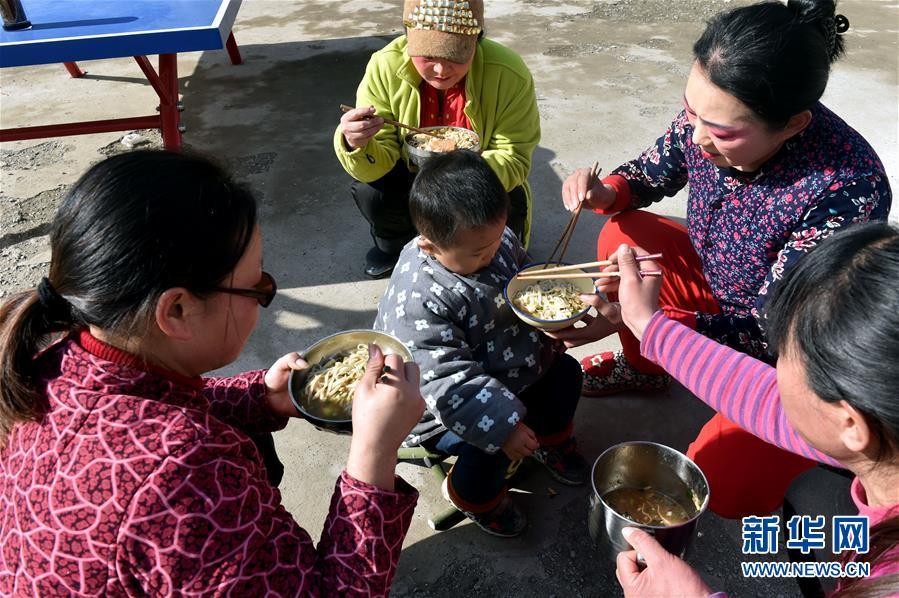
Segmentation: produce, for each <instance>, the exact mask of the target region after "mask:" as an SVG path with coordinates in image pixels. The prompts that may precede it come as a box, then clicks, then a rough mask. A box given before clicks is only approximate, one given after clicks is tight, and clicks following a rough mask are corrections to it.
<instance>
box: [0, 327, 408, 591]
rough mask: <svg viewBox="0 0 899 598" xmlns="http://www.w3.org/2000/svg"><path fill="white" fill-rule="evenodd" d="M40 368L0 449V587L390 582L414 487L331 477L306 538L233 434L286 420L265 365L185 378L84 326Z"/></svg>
mask: <svg viewBox="0 0 899 598" xmlns="http://www.w3.org/2000/svg"><path fill="white" fill-rule="evenodd" d="M40 363H41V367H42V371H43V376H44V378H43V379H44V381H45V384H46V397H47V401H48V412H47V414H46V415H45V416H44V417H43V418H42V420H41V421H40V422H28V423H23V424H19V425H17V426H16V427H15V428H14V429H13V431H12V433H11V434H10V436H9V438H8V439H7V442H6V444H5V446H3V447H2V449H0V595H3V596H10V595H14V596H20V595H40V596H51V595H73V594H75V595H112V596H119V595H140V596H146V595H154V596H157V595H202V596H207V595H234V596H263V595H267V594H268V593H273V594H278V595H303V596H309V595H311V596H319V595H323V596H334V595H340V596H348V595H352V596H356V595H361V596H382V595H386V594H387V593H388V592H389V589H390V583H391V580H392V578H393V574H394V571H395V570H396V564H397V561H398V559H399V555H400V549H401V547H402V543H403V539H404V537H405V535H406V531H407V530H408V528H409V523H410V521H411V518H412V511H413V509H414V508H415V503H416V500H417V496H418V494H417V492H416V491H415V490H414V489H413V488H412V487H411V486H409V485H408V484H406V483H405V482H404V481H402V480H401V479H399V478H398V479H397V484H396V486H397V491H396V492H387V491H384V490H380V489H378V488H375V487H373V486H370V485H368V484H364V483H362V482H360V481H358V480H356V479H354V478H352V477H350V476H349V475H347V473H346V472H344V473H343V474H342V475H341V476H340V479H339V480H338V481H337V486H336V488H335V491H334V495H333V498H332V500H331V510H330V514H329V515H328V520H327V522H326V523H325V526H324V531H323V532H322V537H321V540H320V542H319V544H318V547H317V548H316V547H314V546H313V543H312V540H311V538H310V537H309V534H307V533H306V531H304V530H303V529H302V528H300V526H299V525H297V523H296V521H294V519H293V518H292V517H291V516H290V514H289V513H288V512H287V511H286V510H285V509H284V507H283V506H282V505H281V494H280V492H279V491H278V489H277V488H273V487H271V485H269V483H268V482H267V480H266V475H265V471H264V466H263V465H262V462H261V460H260V457H259V454H258V452H257V450H256V447H255V445H254V444H253V443H252V441H251V440H250V439H249V438H248V437H247V436H246V435H245V434H244V431H247V432H261V431H272V430H275V429H278V428H282V427H284V425H286V420H284V419H278V418H274V417H272V416H270V415H269V414H268V410H267V409H266V408H265V406H264V404H263V401H262V397H263V393H264V383H263V372H261V371H257V372H249V373H246V374H243V375H240V376H236V377H233V378H209V379H200V378H196V379H186V378H183V377H178V376H177V375H174V374H171V373H163V372H161V371H159V370H154V369H153V368H152V367H150V368H148V367H147V366H146V365H143V364H142V363H141V362H139V360H138V359H137V358H136V357H134V356H131V355H128V354H126V353H122V352H121V351H118V350H117V349H114V348H112V347H110V346H108V345H105V344H103V343H101V342H100V341H98V340H97V339H95V338H93V337H92V336H90V335H89V334H87V333H85V332H82V333H81V334H80V336H79V337H78V338H77V340H76V339H75V338H69V339H68V340H66V341H64V342H62V343H60V344H59V345H57V346H55V347H53V348H52V349H51V350H49V351H47V352H46V353H44V355H43V356H42V357H41V358H40ZM148 370H149V371H148ZM241 430H243V431H241Z"/></svg>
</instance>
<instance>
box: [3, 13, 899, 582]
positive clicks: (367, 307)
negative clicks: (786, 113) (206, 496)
mask: <svg viewBox="0 0 899 598" xmlns="http://www.w3.org/2000/svg"><path fill="white" fill-rule="evenodd" d="M739 3H745V2H743V0H740V1H736V0H735V1H732V2H731V1H729V0H677V1H676V2H668V1H665V0H596V1H588V0H570V1H566V2H558V1H552V0H491V1H490V2H488V9H487V32H488V35H489V36H490V37H492V38H494V39H496V40H498V41H501V42H503V43H505V44H507V45H509V46H510V47H512V48H513V49H515V50H516V51H518V52H519V53H520V54H521V55H522V56H523V57H524V59H525V61H526V62H527V63H528V65H529V66H530V68H531V70H532V71H533V73H534V77H535V80H536V85H537V93H538V101H539V105H540V111H541V117H542V126H543V140H542V142H541V144H540V146H539V147H538V149H537V151H536V153H535V155H534V165H533V170H532V172H531V178H530V180H531V184H532V186H533V188H534V192H535V193H534V195H535V214H536V215H535V218H534V223H535V224H534V233H533V243H532V246H531V251H532V253H534V254H535V255H536V256H544V255H546V254H547V253H548V252H549V249H550V248H551V245H552V243H553V242H554V240H555V239H556V238H557V237H558V235H559V233H560V232H561V230H562V228H563V227H564V225H565V223H566V222H567V213H566V212H564V211H563V210H562V208H561V202H560V199H559V193H560V188H561V181H562V180H563V179H564V178H565V176H566V175H567V174H568V173H569V172H570V171H571V170H573V169H574V168H576V167H579V166H586V165H589V164H590V163H591V162H592V161H593V160H599V162H600V164H601V165H603V167H604V168H605V170H606V171H608V170H609V169H611V168H613V167H614V166H616V165H617V164H619V163H620V162H622V161H624V160H626V159H629V158H631V157H633V156H635V155H636V154H637V153H638V152H639V151H641V150H642V149H643V148H644V147H645V146H647V145H648V144H649V143H650V142H651V141H652V140H654V139H655V138H656V137H657V136H658V135H660V134H661V133H662V132H663V131H664V129H665V127H666V125H667V124H668V122H669V121H670V119H671V117H672V116H673V115H674V114H675V113H676V111H677V110H678V109H679V106H680V103H681V95H682V92H683V85H684V82H685V80H686V75H687V73H688V70H689V66H690V48H691V45H692V42H693V41H694V39H695V38H696V37H697V36H698V34H699V32H700V31H701V29H702V26H703V22H704V21H705V19H707V18H708V17H709V16H711V15H712V14H714V13H715V12H717V11H718V10H721V9H723V8H727V7H730V6H735V5H737V4H739ZM399 6H400V2H399V1H398V0H393V1H389V2H388V1H371V0H348V1H346V2H341V3H336V2H333V1H332V0H318V1H314V0H307V1H301V0H280V1H265V0H248V1H246V2H244V6H243V7H242V9H241V12H240V14H239V16H238V19H237V23H236V25H235V35H236V36H237V40H238V43H239V44H240V45H241V49H242V52H243V55H244V58H245V59H246V63H245V64H244V65H241V66H238V67H233V66H231V65H230V64H229V63H228V59H227V56H226V54H225V53H224V52H212V53H204V54H188V55H183V56H182V57H181V59H180V61H179V69H180V79H181V87H182V93H183V101H184V104H185V106H186V111H185V112H184V115H183V116H184V122H185V123H186V125H187V127H188V132H187V134H186V136H185V142H186V144H187V146H188V147H189V148H190V149H192V150H195V151H200V152H204V153H207V154H209V155H212V156H214V157H216V158H218V159H220V160H222V161H225V162H226V163H228V164H229V165H230V166H231V167H232V168H233V169H234V171H235V172H236V173H237V175H238V176H239V177H240V178H241V179H242V180H244V181H246V182H248V183H249V184H250V185H252V187H253V188H254V189H255V190H256V192H257V193H258V196H259V198H260V200H261V202H262V206H263V207H262V219H263V230H264V235H265V243H266V250H265V259H266V267H267V269H269V270H270V271H271V272H272V273H273V274H274V275H275V276H276V277H277V279H278V281H279V286H281V288H282V289H283V291H282V292H281V293H280V294H279V297H278V299H277V300H276V301H275V303H274V304H273V305H272V307H271V308H270V309H269V310H268V311H267V312H265V313H263V314H262V317H261V318H260V324H259V327H258V329H257V330H256V332H255V333H254V335H253V337H252V338H251V339H250V342H249V344H248V346H247V349H246V351H245V352H244V354H243V356H242V357H241V359H240V361H239V362H237V363H235V364H234V365H233V366H231V367H229V368H228V369H227V371H228V372H234V371H238V370H242V369H249V368H257V367H265V366H268V365H270V364H271V363H272V362H273V361H274V359H275V358H277V357H278V356H280V355H282V354H284V353H285V352H288V351H291V350H296V349H302V348H304V347H306V346H308V345H309V344H311V343H312V342H313V341H315V340H317V339H319V338H321V337H322V336H325V335H327V334H331V333H333V332H336V331H338V330H342V329H347V328H356V327H368V326H369V325H370V324H371V321H372V319H373V317H374V313H375V309H376V305H377V301H378V299H379V298H380V296H381V294H382V292H383V290H384V288H385V282H384V281H369V280H366V279H364V277H363V276H362V275H361V263H362V257H363V255H364V252H365V250H366V249H367V247H368V244H369V239H368V231H367V227H366V226H365V225H364V223H363V221H362V219H361V218H360V217H359V216H358V215H357V213H356V210H355V207H354V206H353V204H352V201H351V199H350V197H349V195H348V193H347V192H346V187H347V185H348V183H349V179H348V178H347V176H346V175H345V174H344V173H343V171H342V170H341V168H340V166H339V165H338V163H337V161H336V159H335V158H334V156H333V153H332V150H331V135H332V132H333V128H334V127H335V126H336V124H337V122H338V119H339V117H340V111H339V109H338V105H339V104H340V103H352V101H353V98H354V91H355V88H356V85H357V83H358V80H359V78H360V77H361V75H362V72H363V69H364V66H365V63H366V61H367V58H368V56H369V54H370V53H371V52H372V51H373V50H375V49H377V48H379V47H381V46H383V45H384V44H385V43H386V42H387V41H388V40H389V39H391V38H392V37H393V36H395V35H397V34H398V33H400V29H399V26H400V25H399V24H400V8H399ZM840 12H843V13H844V14H846V15H847V16H848V17H849V20H850V22H851V24H852V29H851V30H850V31H849V33H848V34H847V36H846V37H847V42H848V43H847V47H848V53H847V56H846V58H845V59H844V60H843V61H842V62H840V63H839V64H838V65H837V67H836V69H835V71H834V73H833V76H832V78H831V82H830V85H829V87H828V91H827V93H826V94H825V98H824V101H825V103H827V104H828V105H829V106H830V107H831V108H833V109H834V110H835V111H836V112H837V113H838V114H840V115H841V116H842V117H843V118H844V119H845V120H847V121H848V122H849V123H850V124H851V125H852V126H854V127H855V128H857V129H858V130H859V131H860V132H861V133H862V134H863V135H865V136H866V137H867V138H868V140H869V141H870V142H871V144H872V145H873V146H874V148H875V149H876V150H877V151H878V153H879V154H880V156H881V158H882V159H883V161H884V162H885V163H886V164H887V170H888V172H889V175H890V181H891V183H892V185H893V188H894V189H896V188H899V181H897V178H896V177H897V168H896V165H897V163H899V162H897V153H899V140H897V106H899V77H897V76H899V72H897V68H899V67H897V64H899V60H897V56H899V52H897V45H899V44H897V41H899V12H897V7H896V4H895V3H891V2H887V1H875V0H864V1H863V0H855V1H850V0H844V1H843V2H841V4H840ZM82 68H84V69H85V70H86V71H87V72H88V75H87V76H86V77H84V78H83V79H79V80H73V79H70V78H68V76H67V75H66V73H65V70H64V69H63V68H62V65H46V66H41V67H30V68H20V69H5V70H3V71H2V72H0V77H2V79H0V100H2V116H0V118H2V126H3V127H12V126H24V125H35V124H48V123H51V122H58V121H63V120H69V121H74V120H86V119H93V118H100V117H123V116H132V115H135V114H142V113H147V112H149V111H151V110H152V108H153V106H155V105H156V103H157V102H156V101H155V96H154V94H153V92H152V90H151V89H150V88H149V86H148V85H147V83H146V81H145V80H144V79H143V77H142V76H141V73H140V72H139V70H138V69H137V66H136V65H135V64H134V62H133V61H131V60H127V59H122V60H104V61H96V62H89V63H84V64H82ZM120 137H121V135H120V134H114V133H113V134H103V135H91V136H83V137H68V138H58V139H51V140H45V141H39V142H38V141H32V142H16V143H6V144H2V146H0V296H3V295H7V294H9V293H10V292H12V291H14V290H17V289H20V288H25V287H29V286H33V285H34V284H35V283H36V282H37V281H38V280H39V279H40V277H41V276H42V275H44V273H45V272H46V269H47V263H48V260H49V250H48V247H47V239H46V236H45V235H46V231H47V222H48V220H49V219H50V218H51V217H52V213H53V210H54V209H55V207H56V205H57V203H58V200H59V197H60V195H61V193H62V192H63V191H64V190H65V188H66V186H68V185H69V184H71V183H72V182H73V181H74V180H75V179H76V178H77V176H78V175H79V174H80V173H81V172H83V170H84V169H85V168H86V167H87V166H88V165H90V164H92V163H94V162H96V161H98V160H100V159H101V158H102V157H103V156H104V155H107V154H109V153H112V152H116V151H121V146H120V145H119V144H118V143H117V140H118V139H119V138H120ZM151 138H152V139H153V140H154V141H153V143H154V144H155V145H158V136H151ZM655 209H656V210H657V211H658V212H660V213H663V214H666V215H669V216H673V217H677V218H682V217H683V216H684V210H685V198H684V194H681V195H680V196H678V197H676V198H673V199H671V200H668V201H666V202H663V203H661V204H659V205H657V206H656V208H655ZM894 217H895V216H894ZM602 222H603V220H602V219H601V218H600V217H598V216H595V215H593V214H589V215H587V216H585V217H584V218H582V219H581V221H580V225H579V228H578V231H577V233H576V235H575V238H574V240H573V241H572V246H571V249H570V250H569V255H570V257H571V258H572V259H578V260H581V259H583V260H586V259H589V258H591V256H592V255H593V251H594V249H593V247H594V242H595V236H596V233H597V232H598V230H599V228H600V226H601V225H602ZM616 344H617V341H616V340H614V339H609V340H607V341H604V342H602V343H599V344H597V345H594V346H591V347H587V348H582V349H579V350H577V351H575V352H574V354H575V355H576V356H578V357H580V356H582V355H585V354H587V353H590V352H594V351H595V350H596V349H598V348H614V347H615V346H616ZM709 414H710V411H709V410H708V409H707V408H705V407H704V406H703V405H701V404H700V403H699V402H698V401H697V400H696V399H695V398H693V397H692V396H691V395H689V393H687V392H686V391H684V390H683V389H682V388H680V387H677V386H675V387H673V388H672V389H671V390H670V391H669V392H668V393H664V394H661V395H654V396H619V397H612V398H607V399H602V400H597V399H584V400H583V401H582V402H581V406H580V408H579V410H578V414H577V428H576V431H577V434H578V437H579V439H580V441H581V444H582V448H583V451H584V452H585V454H586V455H587V456H588V457H590V458H594V457H595V456H597V455H598V454H599V453H600V452H601V451H602V450H603V449H604V448H606V447H608V446H610V445H612V444H614V443H617V442H620V441H623V440H627V439H651V440H656V441H659V442H663V443H666V444H669V445H671V446H673V447H675V448H678V449H681V450H683V449H685V448H686V446H687V444H688V443H689V441H690V440H691V439H692V438H693V436H694V435H695V433H696V432H697V431H698V429H699V428H700V427H701V425H702V423H703V422H704V421H705V420H706V419H708V417H709ZM276 439H277V443H278V449H279V452H280V454H281V456H282V459H283V461H284V462H285V464H286V466H287V474H286V476H285V479H284V482H283V483H282V485H281V491H282V494H283V497H284V502H285V504H286V506H287V508H288V509H289V510H290V511H291V513H293V514H294V516H295V517H296V518H297V520H298V521H300V523H301V524H302V525H303V526H304V527H306V528H307V529H308V530H309V531H310V533H311V534H312V535H313V536H314V537H316V536H317V535H318V534H319V533H320V530H321V525H322V522H323V520H324V517H325V514H326V512H327V507H328V501H329V498H330V494H331V490H332V487H333V483H334V479H335V477H336V476H337V475H338V473H339V472H340V470H341V469H342V467H343V464H344V460H345V457H346V453H347V448H348V439H347V438H345V437H338V436H334V435H330V434H326V433H322V432H318V431H316V430H315V429H313V428H312V427H311V426H309V425H308V424H306V423H305V422H303V421H299V420H297V421H294V422H292V423H291V424H290V425H289V426H288V428H287V429H286V430H285V431H284V432H282V433H280V434H278V435H277V437H276ZM400 472H401V474H402V475H403V476H404V477H406V479H407V480H409V481H410V482H411V483H412V484H414V485H415V486H416V487H418V488H419V489H420V490H421V500H420V502H419V507H418V509H417V511H416V514H415V518H414V521H413V523H412V527H411V529H410V531H409V535H408V537H407V539H406V543H405V549H404V553H403V557H402V561H401V563H400V568H399V571H398V573H397V577H396V582H395V586H394V595H395V596H424V597H428V596H435V597H436V596H516V597H517V596H614V595H619V594H620V590H619V588H618V585H617V583H616V582H615V578H614V567H613V566H612V564H611V563H610V562H607V561H605V560H604V559H603V557H602V556H600V555H599V554H598V553H597V552H596V550H595V549H594V548H593V547H592V545H591V543H590V539H589V536H588V535H587V530H586V524H585V523H586V519H585V518H586V508H587V496H588V491H587V490H586V489H570V488H564V487H560V486H559V485H558V484H554V483H553V482H552V481H551V479H550V478H549V477H548V476H547V475H545V474H544V473H543V472H542V471H535V472H534V474H533V475H532V476H531V477H530V478H528V480H527V482H526V483H525V485H524V486H525V487H524V489H523V490H522V491H521V492H520V493H519V494H518V496H517V498H518V499H519V500H520V501H521V504H522V505H523V507H524V509H525V510H526V511H527V513H528V515H529V517H530V519H531V522H532V523H531V526H530V528H529V529H528V530H527V532H526V533H525V534H524V536H523V537H521V538H519V539H516V540H499V539H495V538H492V537H488V536H486V535H485V534H483V533H480V532H479V531H478V530H477V529H475V528H474V527H473V526H471V525H468V524H463V525H460V526H458V527H456V528H454V529H453V530H451V531H449V532H444V533H435V532H432V531H431V530H430V529H429V528H428V526H427V524H426V520H427V517H428V515H429V514H431V513H434V512H436V511H439V510H442V509H443V508H444V507H445V503H443V500H442V498H440V495H439V488H438V487H437V484H436V483H434V481H433V480H432V478H431V477H430V474H429V473H428V472H427V471H426V470H424V469H423V468H420V467H415V466H412V465H401V466H400ZM550 488H552V489H553V490H554V491H556V492H557V493H558V495H557V496H555V497H551V496H550V492H549V489H550ZM700 530H701V535H700V537H699V538H697V541H696V543H695V546H694V550H693V555H692V556H691V559H690V560H691V562H692V563H693V564H694V565H695V566H696V567H697V569H698V570H699V571H700V573H701V574H702V575H703V576H704V577H705V578H706V579H707V581H708V582H709V583H710V585H712V587H714V588H716V589H718V590H727V591H729V592H731V594H732V595H738V596H776V595H784V596H788V595H795V594H796V593H797V592H796V587H795V585H793V583H792V582H789V581H780V582H775V581H761V580H745V579H743V578H741V577H740V575H739V567H738V562H739V560H740V553H739V548H740V543H739V532H740V530H739V523H737V522H732V521H724V520H721V519H719V518H716V517H714V516H708V517H706V518H705V519H704V520H703V521H702V522H701V525H700Z"/></svg>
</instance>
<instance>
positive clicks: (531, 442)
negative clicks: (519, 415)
mask: <svg viewBox="0 0 899 598" xmlns="http://www.w3.org/2000/svg"><path fill="white" fill-rule="evenodd" d="M502 448H503V452H504V453H506V456H507V457H509V458H510V459H512V460H513V461H517V460H518V459H524V458H525V457H530V456H531V455H533V454H534V451H535V450H537V449H538V448H540V443H539V442H537V436H536V435H535V434H534V431H533V430H531V429H530V428H529V427H527V426H526V425H524V424H523V423H521V422H518V423H517V424H516V425H515V427H514V428H513V429H512V433H511V434H509V437H508V438H506V441H505V442H504V443H503V447H502Z"/></svg>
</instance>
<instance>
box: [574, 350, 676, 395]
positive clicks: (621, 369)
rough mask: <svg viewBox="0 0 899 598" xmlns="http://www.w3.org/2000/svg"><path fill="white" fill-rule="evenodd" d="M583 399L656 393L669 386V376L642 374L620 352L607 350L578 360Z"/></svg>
mask: <svg viewBox="0 0 899 598" xmlns="http://www.w3.org/2000/svg"><path fill="white" fill-rule="evenodd" d="M581 369H583V370H584V386H583V388H582V389H581V394H582V395H584V396H585V397H604V396H606V395H611V394H616V393H619V392H624V391H628V390H638V391H659V390H664V389H665V388H667V387H668V385H669V384H671V376H669V375H668V374H644V373H643V372H639V371H637V370H636V369H635V368H634V366H632V365H631V364H630V362H628V360H627V359H626V358H625V357H624V353H623V352H621V351H615V352H614V353H613V352H611V351H607V352H605V353H597V354H595V355H590V356H588V357H585V358H584V359H582V360H581Z"/></svg>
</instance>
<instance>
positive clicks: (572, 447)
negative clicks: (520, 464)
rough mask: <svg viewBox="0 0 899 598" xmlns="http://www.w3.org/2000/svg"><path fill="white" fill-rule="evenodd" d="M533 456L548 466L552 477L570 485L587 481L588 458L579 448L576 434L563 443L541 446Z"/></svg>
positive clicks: (588, 470)
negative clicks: (575, 437)
mask: <svg viewBox="0 0 899 598" xmlns="http://www.w3.org/2000/svg"><path fill="white" fill-rule="evenodd" d="M533 457H534V459H536V460H537V461H538V462H540V463H543V465H545V466H546V468H547V469H548V470H549V473H550V474H551V475H552V477H554V478H555V479H556V480H557V481H559V482H562V483H563V484H567V485H569V486H580V485H581V484H583V483H585V482H586V481H587V476H588V475H589V473H590V466H589V464H588V463H587V460H586V459H584V456H583V455H581V453H580V452H578V450H577V441H576V440H575V439H574V436H569V437H568V440H566V441H565V442H563V443H562V444H557V445H555V446H545V447H544V446H541V447H540V448H538V449H537V450H536V451H534V455H533Z"/></svg>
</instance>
